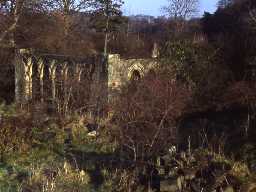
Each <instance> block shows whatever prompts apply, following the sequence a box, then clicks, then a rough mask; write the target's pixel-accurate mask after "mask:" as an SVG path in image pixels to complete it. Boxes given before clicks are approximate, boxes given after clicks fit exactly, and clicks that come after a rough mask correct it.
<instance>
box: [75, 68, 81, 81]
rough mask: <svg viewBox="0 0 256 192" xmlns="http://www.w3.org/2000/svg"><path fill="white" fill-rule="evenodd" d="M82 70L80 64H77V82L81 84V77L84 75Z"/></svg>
mask: <svg viewBox="0 0 256 192" xmlns="http://www.w3.org/2000/svg"><path fill="white" fill-rule="evenodd" d="M82 72H83V70H82V68H81V66H80V65H79V64H76V67H75V78H76V80H77V82H78V83H79V82H81V75H82Z"/></svg>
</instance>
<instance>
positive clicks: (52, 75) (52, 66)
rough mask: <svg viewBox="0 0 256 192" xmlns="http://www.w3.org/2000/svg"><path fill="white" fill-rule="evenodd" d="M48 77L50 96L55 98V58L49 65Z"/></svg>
mask: <svg viewBox="0 0 256 192" xmlns="http://www.w3.org/2000/svg"><path fill="white" fill-rule="evenodd" d="M49 78H50V80H51V97H52V99H53V100H55V99H56V60H53V61H52V62H51V63H50V66H49Z"/></svg>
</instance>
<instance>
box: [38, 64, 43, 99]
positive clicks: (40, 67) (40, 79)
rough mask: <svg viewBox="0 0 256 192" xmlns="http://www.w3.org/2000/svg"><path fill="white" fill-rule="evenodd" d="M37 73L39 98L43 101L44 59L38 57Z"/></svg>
mask: <svg viewBox="0 0 256 192" xmlns="http://www.w3.org/2000/svg"><path fill="white" fill-rule="evenodd" d="M37 65H38V66H37V75H38V79H39V83H40V100H41V102H43V101H44V67H45V65H44V61H43V59H39V61H38V64H37Z"/></svg>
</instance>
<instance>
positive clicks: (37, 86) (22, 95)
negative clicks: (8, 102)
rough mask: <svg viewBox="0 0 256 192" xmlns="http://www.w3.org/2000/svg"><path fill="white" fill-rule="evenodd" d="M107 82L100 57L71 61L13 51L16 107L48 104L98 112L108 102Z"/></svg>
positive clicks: (70, 59) (23, 50)
mask: <svg viewBox="0 0 256 192" xmlns="http://www.w3.org/2000/svg"><path fill="white" fill-rule="evenodd" d="M106 82H107V65H106V62H105V60H104V57H103V56H90V57H86V58H73V57H69V56H62V55H50V54H37V53H32V52H31V51H29V50H25V49H21V50H17V51H16V55H15V97H16V98H15V100H16V103H17V104H21V105H24V104H31V103H38V102H47V101H49V100H50V102H51V103H57V102H58V103H60V102H62V103H63V105H64V104H65V103H69V105H70V106H62V107H70V108H72V107H73V108H79V107H81V108H83V107H84V108H89V107H93V108H94V109H100V108H102V105H103V103H104V102H105V101H104V100H106V98H107V83H106ZM78 101H79V102H78ZM75 103H79V104H75ZM71 104H72V105H73V106H72V107H71ZM99 106H101V107H99Z"/></svg>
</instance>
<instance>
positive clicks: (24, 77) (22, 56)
mask: <svg viewBox="0 0 256 192" xmlns="http://www.w3.org/2000/svg"><path fill="white" fill-rule="evenodd" d="M32 75H33V59H32V57H31V56H30V54H29V51H28V50H25V49H20V50H16V52H15V100H16V103H17V104H26V103H28V101H29V100H31V99H32Z"/></svg>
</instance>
